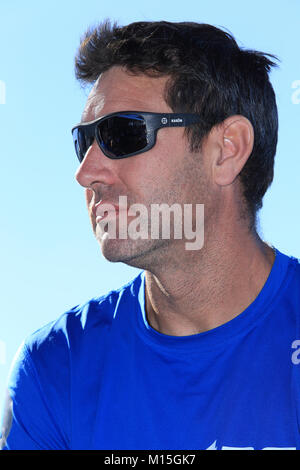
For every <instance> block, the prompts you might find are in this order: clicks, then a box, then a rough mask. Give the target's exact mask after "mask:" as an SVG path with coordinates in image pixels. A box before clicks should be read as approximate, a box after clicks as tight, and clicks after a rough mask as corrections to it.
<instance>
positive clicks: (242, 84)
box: [75, 20, 278, 230]
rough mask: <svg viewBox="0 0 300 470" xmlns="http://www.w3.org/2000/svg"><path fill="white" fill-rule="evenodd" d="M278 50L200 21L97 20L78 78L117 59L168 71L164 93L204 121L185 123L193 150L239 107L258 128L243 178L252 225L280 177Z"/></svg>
mask: <svg viewBox="0 0 300 470" xmlns="http://www.w3.org/2000/svg"><path fill="white" fill-rule="evenodd" d="M267 56H269V57H271V58H273V59H275V60H278V59H277V57H276V56H274V55H272V54H265V53H262V52H259V51H254V50H246V49H242V48H240V47H239V46H238V44H237V42H236V40H235V39H234V37H233V36H232V35H231V34H230V33H228V32H226V31H223V30H221V29H219V28H216V27H215V26H212V25H209V24H203V23H201V24H199V23H193V22H181V23H171V22H167V21H157V22H135V23H131V24H129V25H127V26H123V27H120V26H118V25H117V23H114V24H113V25H112V24H111V22H110V21H109V20H106V21H104V22H102V23H100V24H99V25H97V26H95V27H93V28H90V29H88V30H87V32H86V33H85V35H84V37H83V38H82V40H81V44H80V47H79V50H78V52H77V55H76V57H75V74H76V78H77V79H78V80H80V81H81V82H82V83H84V84H86V83H94V82H95V81H96V80H97V78H98V77H99V75H100V74H101V73H103V72H105V71H106V70H108V69H110V68H111V67H113V66H115V65H117V66H122V67H125V68H126V69H127V70H128V71H129V72H132V73H136V74H139V73H144V74H147V75H150V76H169V77H170V80H168V82H167V86H166V90H165V100H166V102H167V104H168V105H169V106H170V108H171V109H172V110H173V111H174V112H189V113H190V112H195V113H199V114H200V115H201V116H202V118H203V124H202V123H201V124H199V125H193V126H192V127H190V128H188V129H187V130H186V132H187V137H188V139H189V143H190V148H191V150H192V151H196V150H199V149H201V144H202V142H203V138H204V137H205V136H207V135H208V133H209V132H210V131H211V129H212V128H213V127H214V126H215V125H218V124H221V123H222V122H223V121H224V119H226V118H227V117H229V116H231V115H234V114H239V115H243V116H245V117H246V118H248V119H249V121H250V122H251V123H252V125H253V128H254V147H253V151H252V153H251V155H250V157H249V158H248V160H247V162H246V164H245V165H244V167H243V169H242V171H241V173H240V174H239V180H240V183H241V187H242V196H243V197H242V200H243V202H244V203H245V204H246V206H245V205H244V207H246V214H247V218H248V219H249V228H250V229H251V230H253V228H255V224H256V213H257V211H258V210H259V209H260V208H261V207H262V199H263V196H264V194H265V192H266V190H267V189H268V187H269V186H270V184H271V182H272V180H273V168H274V156H275V153H276V146H277V135H278V114H277V106H276V99H275V93H274V90H273V87H272V85H271V83H270V81H269V76H268V72H269V71H270V69H271V67H272V66H276V63H275V62H274V61H271V60H270V59H269V58H267Z"/></svg>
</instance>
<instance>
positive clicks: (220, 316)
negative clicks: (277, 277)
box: [145, 227, 275, 336]
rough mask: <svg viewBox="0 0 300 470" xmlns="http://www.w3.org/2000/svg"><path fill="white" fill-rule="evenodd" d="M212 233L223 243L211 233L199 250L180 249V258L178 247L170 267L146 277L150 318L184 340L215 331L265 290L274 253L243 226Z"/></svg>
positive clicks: (155, 326) (158, 329)
mask: <svg viewBox="0 0 300 470" xmlns="http://www.w3.org/2000/svg"><path fill="white" fill-rule="evenodd" d="M214 233H222V240H218V239H217V237H216V236H212V234H211V235H210V237H208V238H206V240H207V242H205V245H204V247H203V248H202V249H201V250H199V251H194V252H184V250H181V251H180V256H179V255H178V247H177V249H176V251H175V252H174V254H173V255H174V256H171V257H168V258H169V259H172V265H171V264H170V263H169V264H167V265H166V263H164V264H162V265H161V266H159V265H156V267H155V272H154V271H152V270H151V271H150V270H147V271H146V272H145V275H146V292H145V297H146V298H145V301H146V312H147V319H148V322H149V324H150V325H151V326H152V327H153V328H154V329H156V330H157V331H159V332H161V333H163V334H167V335H173V336H186V335H192V334H197V333H200V332H203V331H207V330H210V329H212V328H216V327H217V326H220V325H222V324H224V323H226V322H228V321H229V320H231V319H233V318H234V317H236V316H237V315H239V314H240V313H241V312H243V310H245V309H246V308H247V307H248V306H249V305H250V304H251V303H252V302H253V301H254V300H255V298H256V297H257V295H258V294H259V292H260V291H261V289H262V288H263V286H264V284H265V282H266V280H267V278H268V276H269V274H270V271H271V269H272V265H273V262H274V258H275V255H274V252H273V250H272V249H271V248H270V247H269V246H268V245H267V244H266V243H264V242H263V241H262V240H261V239H260V238H259V237H258V236H257V235H256V234H250V233H249V232H247V231H246V230H245V228H242V227H235V230H234V231H232V232H231V233H228V234H226V235H224V231H223V232H222V231H218V230H215V231H214ZM233 234H234V235H233ZM191 253H192V254H191ZM174 260H176V261H175V262H174Z"/></svg>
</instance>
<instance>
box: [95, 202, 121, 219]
mask: <svg viewBox="0 0 300 470" xmlns="http://www.w3.org/2000/svg"><path fill="white" fill-rule="evenodd" d="M92 213H93V215H94V217H96V219H99V220H101V219H103V218H104V217H106V216H108V215H110V214H112V215H115V214H118V213H119V206H118V205H117V204H113V203H112V202H109V201H99V202H98V203H97V204H95V205H94V206H93V207H92Z"/></svg>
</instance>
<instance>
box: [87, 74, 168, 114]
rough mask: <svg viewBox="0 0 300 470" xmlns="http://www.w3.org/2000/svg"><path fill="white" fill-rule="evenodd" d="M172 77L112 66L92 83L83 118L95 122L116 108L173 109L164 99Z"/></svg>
mask: <svg viewBox="0 0 300 470" xmlns="http://www.w3.org/2000/svg"><path fill="white" fill-rule="evenodd" d="M168 78H169V77H167V76H164V77H149V76H147V75H144V74H138V75H133V74H131V73H129V72H127V71H126V70H125V69H124V68H122V67H112V68H111V69H109V70H108V71H106V72H104V73H103V74H101V75H100V77H99V78H98V80H97V81H96V83H95V85H94V86H93V88H92V90H91V92H90V94H89V96H88V99H87V102H86V105H85V108H84V111H83V114H82V121H86V122H87V121H92V120H94V119H97V118H98V117H101V116H103V115H105V114H109V113H113V112H117V111H126V110H127V111H131V110H132V111H152V112H172V110H171V108H170V107H169V106H168V105H167V103H166V102H165V99H164V91H165V86H166V83H167V80H168Z"/></svg>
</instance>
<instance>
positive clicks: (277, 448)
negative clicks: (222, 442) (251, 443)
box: [206, 441, 296, 450]
mask: <svg viewBox="0 0 300 470" xmlns="http://www.w3.org/2000/svg"><path fill="white" fill-rule="evenodd" d="M206 450H255V449H254V447H229V446H222V447H220V448H218V447H217V441H215V442H213V443H212V444H211V445H210V446H209V447H207V449H206ZM257 450H296V447H264V448H263V449H257Z"/></svg>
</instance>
